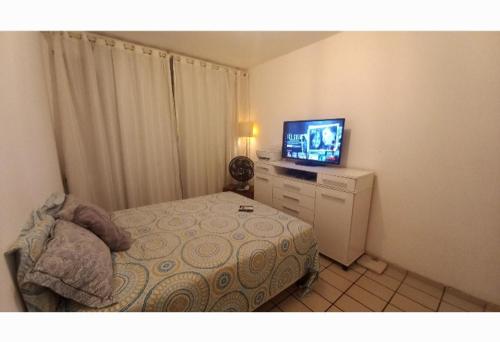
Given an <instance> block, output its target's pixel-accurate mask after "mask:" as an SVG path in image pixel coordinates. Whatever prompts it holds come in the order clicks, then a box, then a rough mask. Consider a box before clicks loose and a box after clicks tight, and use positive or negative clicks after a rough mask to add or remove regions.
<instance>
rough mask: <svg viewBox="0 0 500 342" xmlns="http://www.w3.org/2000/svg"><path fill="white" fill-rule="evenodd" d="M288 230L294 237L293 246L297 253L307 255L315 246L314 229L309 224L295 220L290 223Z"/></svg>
mask: <svg viewBox="0 0 500 342" xmlns="http://www.w3.org/2000/svg"><path fill="white" fill-rule="evenodd" d="M288 230H289V231H290V233H291V234H292V236H293V244H294V245H295V250H296V251H297V253H299V254H306V253H307V251H309V249H311V247H312V246H314V244H315V240H314V234H313V229H312V227H311V225H310V224H309V223H305V222H302V221H299V220H293V221H290V222H288Z"/></svg>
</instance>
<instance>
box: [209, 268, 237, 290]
mask: <svg viewBox="0 0 500 342" xmlns="http://www.w3.org/2000/svg"><path fill="white" fill-rule="evenodd" d="M234 278H235V276H234V271H233V269H232V268H231V267H225V268H223V269H221V270H219V271H217V273H215V276H214V278H213V279H214V280H213V285H212V289H213V290H214V292H215V293H217V294H221V293H224V292H225V291H227V289H229V288H231V286H232V285H233V283H234Z"/></svg>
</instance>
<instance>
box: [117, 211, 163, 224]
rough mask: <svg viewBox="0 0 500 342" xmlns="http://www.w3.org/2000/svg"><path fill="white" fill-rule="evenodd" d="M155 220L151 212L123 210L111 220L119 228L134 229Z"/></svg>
mask: <svg viewBox="0 0 500 342" xmlns="http://www.w3.org/2000/svg"><path fill="white" fill-rule="evenodd" d="M155 220H156V215H155V214H153V213H151V212H147V211H139V210H125V211H123V213H121V214H119V215H117V216H115V217H114V218H113V223H114V224H116V225H117V226H118V227H121V228H134V227H140V226H145V225H148V224H151V223H153V222H154V221H155Z"/></svg>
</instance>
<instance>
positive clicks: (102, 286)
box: [25, 220, 114, 308]
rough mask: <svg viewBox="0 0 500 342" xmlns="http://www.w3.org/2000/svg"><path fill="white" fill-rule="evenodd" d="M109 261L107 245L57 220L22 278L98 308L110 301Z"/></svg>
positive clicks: (82, 230)
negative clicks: (33, 262) (42, 247)
mask: <svg viewBox="0 0 500 342" xmlns="http://www.w3.org/2000/svg"><path fill="white" fill-rule="evenodd" d="M112 280H113V264H112V260H111V253H110V251H109V248H108V246H106V244H105V243H104V242H103V241H101V239H99V238H98V237H97V236H96V235H94V234H93V233H92V232H90V231H88V230H87V229H85V228H82V227H80V226H78V225H76V224H74V223H71V222H67V221H63V220H58V221H57V222H56V225H55V227H54V233H53V237H52V239H51V240H49V242H48V243H47V247H46V250H45V251H44V252H43V253H42V255H41V256H40V257H39V258H38V261H37V262H36V264H35V266H34V267H33V269H32V270H31V271H30V272H29V273H27V274H26V276H25V281H28V282H31V283H34V284H37V285H40V286H44V287H47V288H50V289H51V290H52V291H54V292H55V293H57V294H59V295H61V296H62V297H65V298H70V299H73V300H74V301H76V302H78V303H81V304H83V305H86V306H90V307H94V308H101V307H105V306H108V305H111V304H113V303H114V301H113V298H112V293H113V286H112Z"/></svg>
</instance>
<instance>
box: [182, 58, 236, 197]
mask: <svg viewBox="0 0 500 342" xmlns="http://www.w3.org/2000/svg"><path fill="white" fill-rule="evenodd" d="M173 66H174V87H175V92H174V94H175V105H176V112H177V120H178V128H179V162H180V170H181V179H182V190H183V191H182V192H183V196H184V197H185V198H187V197H194V196H200V195H205V194H210V193H215V192H220V191H222V188H223V186H224V184H225V183H227V182H228V181H230V177H229V173H228V170H227V166H228V163H229V161H230V160H231V159H232V158H233V157H234V156H235V155H236V152H237V122H238V106H237V98H238V96H240V95H239V94H238V91H237V77H241V76H238V75H237V73H235V72H234V71H233V70H229V69H226V68H216V67H214V66H213V65H211V64H210V63H203V64H202V63H200V62H199V61H196V60H187V59H185V58H181V57H174V61H173Z"/></svg>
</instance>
